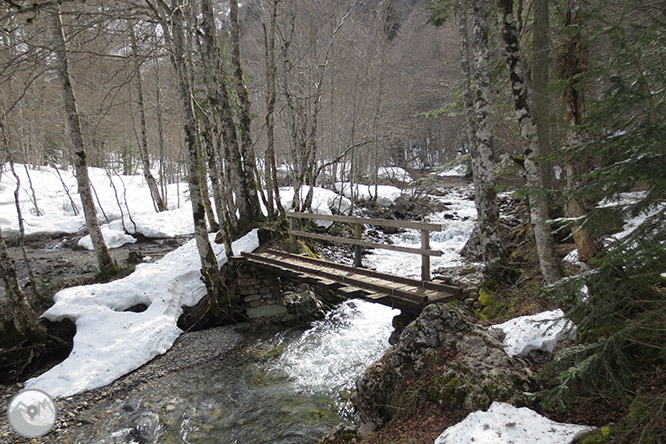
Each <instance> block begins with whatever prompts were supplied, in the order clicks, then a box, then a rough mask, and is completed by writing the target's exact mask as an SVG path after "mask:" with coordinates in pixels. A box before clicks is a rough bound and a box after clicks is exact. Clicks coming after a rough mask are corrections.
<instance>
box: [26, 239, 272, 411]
mask: <svg viewBox="0 0 666 444" xmlns="http://www.w3.org/2000/svg"><path fill="white" fill-rule="evenodd" d="M214 237H215V235H214V234H211V236H210V239H211V241H212V240H213V239H214ZM212 245H213V248H214V250H215V254H216V255H217V258H218V263H219V264H220V266H222V265H223V264H224V263H226V261H227V259H226V254H225V251H224V246H222V245H217V244H215V243H213V244H212ZM258 246H259V238H258V235H257V230H256V229H255V230H253V231H251V232H250V233H249V234H247V235H245V236H244V237H242V238H241V239H239V240H237V241H236V242H234V243H233V248H234V252H235V253H238V252H240V251H253V250H254V249H255V248H257V247H258ZM200 268H201V262H200V259H199V256H198V252H197V248H196V243H195V240H194V239H192V240H190V241H189V242H187V243H186V244H185V245H183V246H182V247H180V248H178V249H176V250H174V251H172V252H171V253H169V254H167V255H166V256H164V257H163V258H162V259H160V260H159V261H157V262H154V263H150V264H139V265H137V267H136V270H135V271H134V273H132V274H131V275H129V276H127V277H125V278H123V279H119V280H116V281H112V282H109V283H106V284H94V285H84V286H80V287H72V288H66V289H64V290H62V291H59V292H58V293H57V294H56V295H55V296H54V300H55V304H54V305H53V307H51V308H50V309H49V310H47V311H46V312H45V313H44V314H43V316H44V317H45V318H47V319H49V320H51V321H59V320H62V319H71V320H73V321H74V322H75V323H76V335H75V336H74V348H73V349H72V352H71V353H70V355H69V357H68V358H67V359H66V360H65V361H63V362H62V363H60V364H58V365H57V366H55V367H53V368H52V369H51V370H49V371H48V372H46V373H44V374H42V375H40V376H38V377H37V378H33V379H30V380H28V381H27V382H26V387H28V388H36V389H41V390H44V391H45V392H47V393H48V394H49V395H51V396H52V397H54V398H62V397H66V396H71V395H74V394H76V393H81V392H83V391H86V390H91V389H94V388H97V387H102V386H104V385H107V384H109V383H111V382H113V381H114V380H116V379H118V378H119V377H121V376H123V375H125V374H127V373H129V372H131V371H132V370H135V369H137V368H139V367H140V366H142V365H143V364H145V363H146V362H148V361H150V360H151V359H152V358H154V357H155V356H157V355H160V354H162V353H164V352H166V351H167V350H168V349H169V348H170V347H171V346H172V345H173V343H174V341H175V340H176V338H177V337H178V336H179V335H180V334H181V333H182V331H181V330H180V329H179V328H178V327H177V326H176V322H177V321H178V317H179V316H180V314H181V313H182V307H188V306H193V305H195V304H196V303H197V302H199V300H201V298H202V297H203V296H204V295H205V293H206V288H205V286H204V284H203V282H202V281H201V272H200ZM138 304H144V305H147V306H148V308H147V309H146V310H145V311H143V312H140V313H135V312H130V311H125V310H127V309H128V308H130V307H132V306H135V305H138Z"/></svg>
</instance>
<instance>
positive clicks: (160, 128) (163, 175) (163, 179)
mask: <svg viewBox="0 0 666 444" xmlns="http://www.w3.org/2000/svg"><path fill="white" fill-rule="evenodd" d="M155 108H156V110H155V112H156V114H157V140H158V143H159V153H160V187H161V188H162V198H163V201H164V206H165V207H168V196H167V183H168V181H167V167H166V159H165V152H164V123H163V121H162V88H161V85H160V62H159V60H157V59H155Z"/></svg>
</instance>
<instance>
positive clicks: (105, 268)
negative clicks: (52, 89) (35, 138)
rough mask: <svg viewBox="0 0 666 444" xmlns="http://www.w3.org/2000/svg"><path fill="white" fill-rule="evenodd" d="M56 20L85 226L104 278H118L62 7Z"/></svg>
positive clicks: (55, 35)
mask: <svg viewBox="0 0 666 444" xmlns="http://www.w3.org/2000/svg"><path fill="white" fill-rule="evenodd" d="M52 20H53V39H54V43H55V48H54V52H55V55H56V67H57V71H58V77H59V79H60V83H61V86H62V97H63V102H64V105H65V111H66V113H67V123H68V126H69V135H70V138H71V141H72V154H73V157H74V159H73V164H74V170H75V172H76V181H77V184H78V188H79V195H80V196H81V205H82V206H83V214H84V217H85V221H86V227H87V228H88V233H89V234H90V238H91V240H92V244H93V248H94V250H95V255H96V257H97V263H98V265H99V268H100V271H101V273H102V274H104V275H115V274H116V273H117V272H118V266H117V265H116V263H115V261H114V260H113V259H112V258H111V255H110V254H109V250H108V248H107V246H106V243H105V242H104V237H103V236H102V231H101V229H100V226H99V221H98V219H97V211H96V209H95V202H94V200H93V195H92V190H91V187H90V179H89V178H88V164H87V161H86V148H85V143H84V141H83V132H82V130H81V121H80V118H79V112H78V109H77V105H76V98H75V95H74V88H73V86H72V79H71V75H70V70H69V56H68V51H67V42H66V38H65V32H64V29H63V24H62V17H61V13H60V5H59V4H58V3H56V4H55V5H54V12H53V14H52Z"/></svg>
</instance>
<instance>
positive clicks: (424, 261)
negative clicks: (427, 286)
mask: <svg viewBox="0 0 666 444" xmlns="http://www.w3.org/2000/svg"><path fill="white" fill-rule="evenodd" d="M421 248H422V249H424V250H429V249H430V231H428V230H421ZM421 279H422V280H424V281H429V280H430V256H429V255H427V254H423V255H421Z"/></svg>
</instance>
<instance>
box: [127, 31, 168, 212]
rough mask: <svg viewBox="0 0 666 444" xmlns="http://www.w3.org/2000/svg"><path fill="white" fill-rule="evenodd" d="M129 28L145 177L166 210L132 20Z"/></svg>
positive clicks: (158, 204) (160, 207)
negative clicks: (153, 162)
mask: <svg viewBox="0 0 666 444" xmlns="http://www.w3.org/2000/svg"><path fill="white" fill-rule="evenodd" d="M127 29H128V30H129V35H130V41H131V44H132V58H133V59H134V69H135V71H136V72H135V73H134V76H135V79H136V91H137V95H138V97H137V102H138V103H137V104H138V105H139V121H140V123H141V143H139V155H140V156H141V162H142V163H143V177H144V178H145V179H146V183H148V189H149V190H150V195H151V197H152V198H153V204H154V205H155V207H156V209H157V211H158V212H160V211H166V209H167V207H166V204H165V203H164V200H162V196H160V190H159V189H158V188H157V181H155V178H154V177H153V174H152V173H151V172H150V154H149V153H148V129H147V127H146V107H145V102H144V100H143V79H142V78H141V60H140V59H139V48H138V43H137V41H136V33H135V32H134V25H133V24H132V23H130V22H128V23H127Z"/></svg>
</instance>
